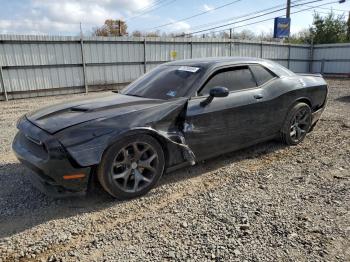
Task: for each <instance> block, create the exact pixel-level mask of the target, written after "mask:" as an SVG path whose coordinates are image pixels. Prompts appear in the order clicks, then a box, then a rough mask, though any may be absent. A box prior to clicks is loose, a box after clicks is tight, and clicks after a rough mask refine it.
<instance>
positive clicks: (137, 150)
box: [97, 134, 165, 200]
mask: <svg viewBox="0 0 350 262" xmlns="http://www.w3.org/2000/svg"><path fill="white" fill-rule="evenodd" d="M164 163H165V161H164V152H163V149H162V147H161V145H160V144H159V143H158V141H157V140H156V139H154V138H153V137H151V136H149V135H145V134H140V135H132V136H127V137H125V138H123V139H122V140H121V141H118V142H116V143H115V144H113V145H112V146H110V147H109V148H108V149H107V150H106V151H105V153H104V154H103V156H102V160H101V163H100V164H99V166H98V170H97V177H98V180H99V182H100V184H101V186H102V187H103V189H104V190H106V191H107V192H108V193H109V194H110V195H111V196H113V197H114V198H117V199H120V200H124V199H131V198H135V197H139V196H142V195H144V194H146V193H147V192H148V191H150V190H151V189H152V188H153V187H154V186H155V184H156V183H157V182H158V181H159V179H160V177H161V176H162V174H163V171H164Z"/></svg>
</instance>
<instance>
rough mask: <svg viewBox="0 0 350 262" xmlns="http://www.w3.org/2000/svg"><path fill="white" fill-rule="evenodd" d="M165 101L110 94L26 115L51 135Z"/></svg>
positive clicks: (46, 108) (58, 105) (62, 104)
mask: <svg viewBox="0 0 350 262" xmlns="http://www.w3.org/2000/svg"><path fill="white" fill-rule="evenodd" d="M166 102H167V101H166V100H159V99H148V98H142V97H135V96H128V95H121V94H114V93H111V94H109V95H108V96H104V97H98V98H89V99H79V100H75V101H72V102H67V103H61V104H57V105H53V106H49V107H45V108H42V109H39V110H37V111H34V112H31V113H29V114H27V115H26V117H27V119H28V120H29V121H30V122H32V123H33V124H34V125H36V126H38V127H40V128H41V129H43V130H45V131H47V132H49V133H51V134H53V133H56V132H59V131H61V130H63V129H65V128H67V127H71V126H74V125H77V124H81V123H84V122H87V121H92V120H95V119H102V118H105V117H110V116H117V115H122V114H127V113H131V112H135V111H139V110H144V109H147V108H150V107H154V106H157V105H160V104H162V103H166Z"/></svg>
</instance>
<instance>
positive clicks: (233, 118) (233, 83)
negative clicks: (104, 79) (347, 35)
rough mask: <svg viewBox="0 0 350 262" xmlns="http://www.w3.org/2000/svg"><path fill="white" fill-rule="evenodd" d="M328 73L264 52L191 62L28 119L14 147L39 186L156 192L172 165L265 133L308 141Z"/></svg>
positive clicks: (129, 194)
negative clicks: (295, 67) (294, 68)
mask: <svg viewBox="0 0 350 262" xmlns="http://www.w3.org/2000/svg"><path fill="white" fill-rule="evenodd" d="M327 92H328V90H327V83H326V82H325V81H324V79H323V78H322V77H321V76H320V75H307V74H295V73H293V72H291V71H289V70H288V69H286V68H284V67H282V66H281V65H279V64H277V63H274V62H271V61H268V60H262V59H256V58H242V57H228V58H205V59H195V60H182V61H175V62H170V63H166V64H162V65H160V66H158V67H156V68H155V69H154V70H152V71H150V72H149V73H147V74H145V75H144V76H142V77H141V78H139V79H138V80H136V81H135V82H133V83H131V84H130V85H129V86H127V87H126V88H125V89H123V90H122V91H121V92H120V93H113V92H111V93H110V94H108V95H106V96H104V97H98V98H84V99H79V100H75V101H71V102H67V103H63V104H57V105H53V106H50V107H46V108H43V109H40V110H38V111H36V112H32V113H29V114H27V115H25V116H23V117H22V118H21V119H19V121H18V124H17V127H18V129H19V132H18V133H17V135H16V137H15V139H14V141H13V150H14V151H15V153H16V155H17V157H18V159H19V160H20V161H21V162H22V163H23V164H24V165H26V166H27V167H29V168H30V169H31V170H32V171H34V172H33V173H31V174H30V175H29V177H30V178H32V180H33V183H35V185H36V186H37V187H39V189H41V190H42V191H44V192H46V193H47V194H51V195H54V196H60V195H67V194H68V195H71V194H74V193H84V192H86V191H87V189H88V188H89V187H90V186H91V184H93V183H92V181H96V180H98V181H99V182H100V184H101V185H102V187H103V188H104V189H105V190H106V191H107V192H108V193H109V194H111V195H112V196H113V197H116V198H118V199H128V198H133V197H136V196H140V195H143V194H145V193H146V192H148V191H149V190H150V189H151V188H152V187H153V186H154V185H155V184H156V183H157V181H158V180H159V179H160V177H161V175H162V174H163V173H164V172H166V171H168V172H169V171H172V170H175V169H177V168H180V167H184V166H187V165H194V164H195V163H196V162H198V161H200V160H204V159H207V158H210V157H214V156H218V155H220V154H224V153H226V152H230V151H233V150H237V149H240V148H243V147H247V146H251V145H253V144H256V143H259V142H262V141H266V140H269V139H275V138H277V137H278V138H281V139H282V141H283V142H284V143H286V144H287V145H296V144H298V143H300V142H301V141H302V140H303V139H304V138H305V136H306V134H307V133H308V132H309V131H311V130H312V128H313V127H314V125H315V124H316V122H317V121H318V120H319V118H320V115H321V113H322V112H323V110H324V108H325V105H326V100H327Z"/></svg>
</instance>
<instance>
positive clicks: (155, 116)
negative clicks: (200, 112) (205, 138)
mask: <svg viewBox="0 0 350 262" xmlns="http://www.w3.org/2000/svg"><path fill="white" fill-rule="evenodd" d="M186 109H187V99H184V98H181V99H176V100H174V101H170V102H167V103H162V104H160V105H158V106H156V107H153V108H147V109H145V110H141V111H133V112H131V113H130V114H128V115H123V116H121V117H115V118H109V119H98V120H95V121H92V122H89V123H84V124H82V125H81V126H76V127H73V128H71V129H67V130H64V132H61V133H60V134H58V137H59V140H60V142H61V143H62V144H63V145H64V147H65V149H66V151H67V152H68V153H69V155H70V156H71V158H72V159H73V160H74V161H75V162H76V163H77V164H78V165H79V166H82V167H86V166H93V165H97V164H99V163H100V161H101V159H102V156H103V153H104V152H105V150H106V149H107V148H108V147H110V146H111V145H113V144H114V143H116V142H117V141H120V140H123V139H125V137H127V136H131V135H137V134H141V133H142V134H149V135H151V136H153V137H154V138H156V139H157V140H158V142H159V143H160V144H161V146H162V148H163V150H164V154H165V159H166V163H165V165H166V168H167V169H170V170H172V169H175V168H176V167H177V166H183V165H194V164H195V162H196V160H195V155H194V153H193V151H192V150H191V149H190V147H189V146H188V145H187V143H186V141H185V138H184V136H183V133H182V130H183V128H184V119H185V117H184V116H185V113H186ZM100 130H104V131H105V132H104V133H103V132H100ZM96 131H98V132H100V133H99V134H101V135H96V134H98V132H96Z"/></svg>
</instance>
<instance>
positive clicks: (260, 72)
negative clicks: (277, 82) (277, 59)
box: [250, 65, 275, 86]
mask: <svg viewBox="0 0 350 262" xmlns="http://www.w3.org/2000/svg"><path fill="white" fill-rule="evenodd" d="M250 69H251V70H252V72H253V74H254V77H255V80H256V82H257V83H258V85H259V86H261V85H262V84H265V83H266V82H267V81H269V80H271V79H272V78H274V77H275V75H273V74H272V73H270V71H268V70H267V69H265V68H264V67H262V66H260V65H251V66H250Z"/></svg>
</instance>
